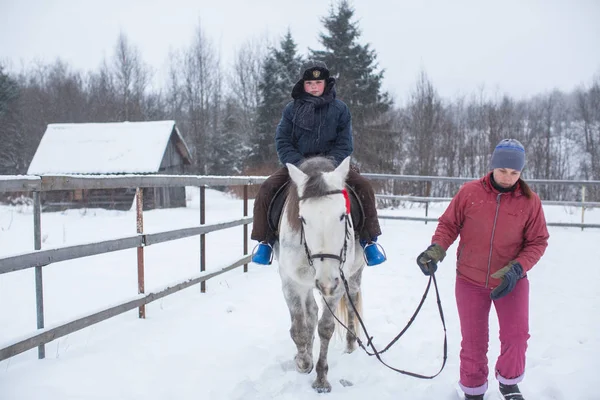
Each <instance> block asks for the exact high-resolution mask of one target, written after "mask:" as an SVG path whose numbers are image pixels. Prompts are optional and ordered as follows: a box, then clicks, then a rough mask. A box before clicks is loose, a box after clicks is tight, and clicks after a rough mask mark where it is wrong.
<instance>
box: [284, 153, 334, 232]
mask: <svg viewBox="0 0 600 400" xmlns="http://www.w3.org/2000/svg"><path fill="white" fill-rule="evenodd" d="M298 168H300V170H301V171H302V172H304V173H305V174H306V175H308V180H307V181H306V185H305V187H304V196H305V197H319V196H322V195H324V194H325V193H326V192H327V191H328V190H329V187H328V186H327V183H326V182H325V181H324V180H323V174H322V173H323V172H331V171H333V170H334V169H335V165H334V164H333V161H331V160H330V159H329V158H325V157H320V156H317V157H311V158H307V159H306V160H304V161H303V162H302V163H301V164H300V166H299V167H298ZM287 190H288V198H287V205H286V207H288V214H287V216H288V223H289V224H290V226H291V227H292V229H293V230H295V231H299V230H300V228H301V222H300V219H299V216H298V207H299V199H298V189H297V187H296V184H295V183H294V182H293V181H290V184H289V185H288V189H287Z"/></svg>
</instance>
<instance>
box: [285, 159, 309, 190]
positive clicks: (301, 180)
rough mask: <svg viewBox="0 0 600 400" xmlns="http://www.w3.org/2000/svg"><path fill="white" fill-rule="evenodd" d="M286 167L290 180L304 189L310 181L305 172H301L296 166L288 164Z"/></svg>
mask: <svg viewBox="0 0 600 400" xmlns="http://www.w3.org/2000/svg"><path fill="white" fill-rule="evenodd" d="M285 165H286V167H287V169H288V172H289V174H290V178H291V179H292V181H293V182H294V183H295V184H296V186H297V187H299V188H300V187H303V186H304V184H305V183H306V180H307V179H308V176H307V175H306V174H305V173H304V172H302V171H300V169H299V168H298V167H296V166H295V165H294V164H290V163H287V164H285Z"/></svg>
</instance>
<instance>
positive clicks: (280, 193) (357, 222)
mask: <svg viewBox="0 0 600 400" xmlns="http://www.w3.org/2000/svg"><path fill="white" fill-rule="evenodd" d="M290 182H291V181H289V180H288V181H287V182H286V183H285V184H284V185H283V186H282V187H280V188H279V190H277V193H275V196H273V199H272V200H271V203H269V209H268V211H267V220H268V222H269V228H270V229H271V232H273V234H274V235H275V239H278V238H279V220H280V219H281V214H282V213H283V206H284V204H285V200H286V199H287V195H288V187H289V186H290ZM346 190H347V191H348V197H350V217H351V218H352V226H354V234H355V236H356V237H358V236H359V235H360V232H361V231H362V229H363V227H364V225H365V212H364V210H363V206H362V203H361V202H360V199H359V197H358V195H357V194H356V191H355V190H354V188H353V187H352V186H348V185H346Z"/></svg>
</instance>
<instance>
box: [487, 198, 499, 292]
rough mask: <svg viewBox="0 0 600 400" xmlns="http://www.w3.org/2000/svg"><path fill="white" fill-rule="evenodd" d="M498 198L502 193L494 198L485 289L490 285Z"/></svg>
mask: <svg viewBox="0 0 600 400" xmlns="http://www.w3.org/2000/svg"><path fill="white" fill-rule="evenodd" d="M500 196H502V193H498V196H496V215H495V216H494V225H493V226H492V237H491V239H490V254H489V256H488V265H487V275H486V276H485V287H486V288H487V287H488V285H489V283H490V272H491V271H490V268H491V266H492V249H493V245H494V234H495V233H496V221H498V211H499V210H500Z"/></svg>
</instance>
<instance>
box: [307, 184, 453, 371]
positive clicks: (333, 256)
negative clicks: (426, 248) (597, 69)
mask: <svg viewBox="0 0 600 400" xmlns="http://www.w3.org/2000/svg"><path fill="white" fill-rule="evenodd" d="M330 194H343V195H344V198H345V199H346V216H345V218H346V228H345V235H344V236H345V237H344V245H343V246H342V249H341V250H340V255H339V256H338V255H336V254H331V253H319V254H313V255H311V254H310V250H309V248H308V245H307V244H306V239H305V238H304V227H302V233H301V236H300V240H301V242H302V241H303V242H304V250H305V251H306V257H307V259H308V264H309V265H310V266H311V267H313V268H314V265H313V260H314V259H315V258H320V259H321V260H323V259H325V258H331V259H334V260H337V261H339V263H340V266H339V270H340V277H341V278H342V282H344V289H345V290H346V295H347V297H348V302H349V303H350V305H351V306H352V310H353V311H354V313H355V314H356V316H357V318H358V322H360V326H361V328H362V330H363V332H364V333H365V336H366V338H367V339H368V340H367V344H366V345H365V344H363V343H362V341H361V340H360V338H359V337H358V336H357V335H356V334H354V332H352V331H351V330H350V329H349V328H348V327H347V326H346V325H344V323H343V322H342V321H340V320H339V318H338V317H337V316H336V315H335V313H334V312H333V311H332V310H331V308H330V307H329V304H327V301H325V299H323V302H324V303H325V306H327V309H328V310H329V312H331V315H333V318H335V320H336V321H337V322H338V323H339V324H340V325H342V326H343V327H344V328H345V329H346V330H347V331H348V332H350V333H351V334H352V335H354V337H355V339H356V342H357V343H358V345H359V346H360V348H361V349H363V350H364V351H365V353H367V355H369V356H375V357H377V359H378V360H379V362H381V363H382V364H383V365H385V366H386V367H388V368H389V369H391V370H392V371H396V372H399V373H401V374H404V375H408V376H412V377H415V378H421V379H433V378H435V377H436V376H438V375H439V374H440V373H441V372H442V370H443V369H444V367H445V366H446V360H447V359H448V338H447V334H446V321H445V319H444V311H443V310H442V302H441V300H440V292H439V289H438V284H437V280H436V279H435V273H432V274H431V275H430V276H429V282H428V283H427V287H426V288H425V293H423V297H422V298H421V302H420V303H419V305H418V306H417V309H416V310H415V312H414V313H413V315H412V317H410V320H409V321H408V323H407V324H406V326H405V327H404V329H402V330H401V331H400V333H399V334H398V335H396V337H395V338H394V339H392V340H391V341H390V342H389V343H388V344H387V346H385V348H384V349H383V350H381V351H379V350H377V349H376V348H375V345H374V344H373V337H372V336H370V335H369V332H367V327H366V326H365V323H364V321H363V320H362V318H361V316H360V314H359V312H358V310H357V309H356V306H355V305H354V302H353V301H352V298H351V296H350V289H349V287H348V280H347V279H346V276H345V275H344V271H343V267H344V263H345V262H346V252H347V250H348V239H349V238H350V230H349V227H350V224H351V220H350V217H349V215H350V200H349V198H348V192H347V191H346V190H345V189H343V190H331V191H329V192H326V193H323V194H321V195H319V196H318V197H322V196H328V195H330ZM310 197H317V196H310ZM310 197H301V198H300V199H299V200H300V201H302V200H306V199H307V198H310ZM432 281H433V286H434V288H435V295H436V298H437V305H438V311H439V313H440V319H441V321H442V326H443V327H444V359H443V361H442V366H441V367H440V370H439V371H438V372H437V373H436V374H435V375H421V374H417V373H415V372H410V371H404V370H401V369H398V368H394V367H392V366H391V365H388V364H387V363H386V362H385V361H383V360H382V359H381V354H383V353H385V352H386V351H388V350H389V349H390V348H391V347H392V346H393V345H394V344H395V343H396V342H397V341H398V339H400V338H401V337H402V335H404V333H405V332H406V331H407V330H408V328H409V327H410V326H411V325H412V323H413V322H414V320H415V318H416V317H417V315H418V314H419V311H421V307H423V303H425V299H426V298H427V295H428V294H429V289H430V288H431V282H432ZM321 296H322V295H321ZM369 346H370V347H371V349H373V352H370V351H369V350H367V347H369Z"/></svg>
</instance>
